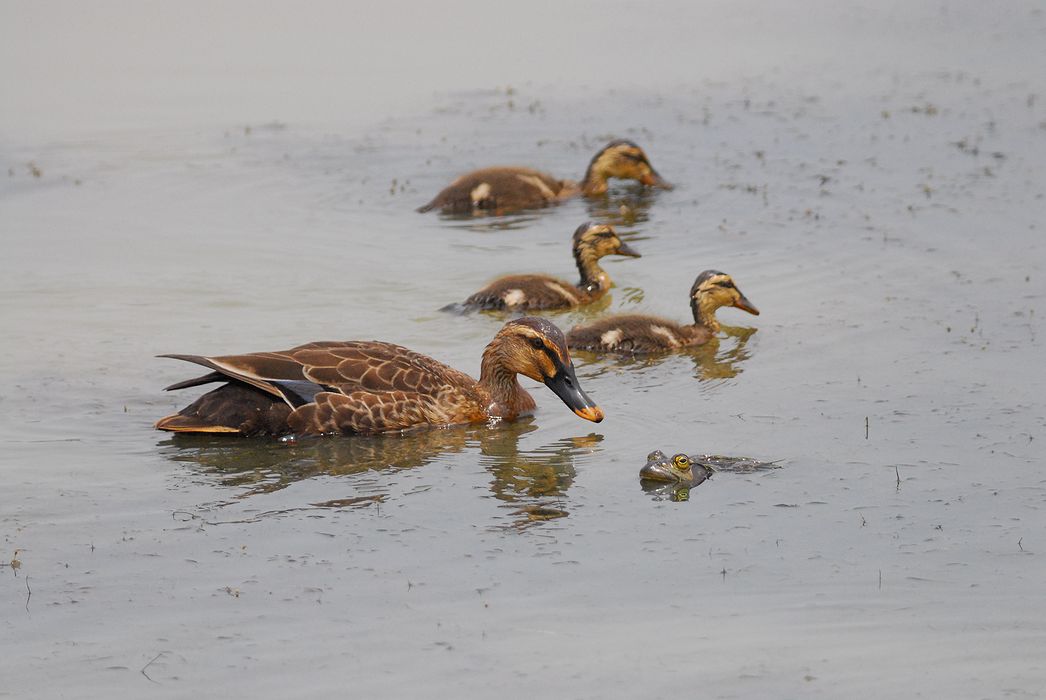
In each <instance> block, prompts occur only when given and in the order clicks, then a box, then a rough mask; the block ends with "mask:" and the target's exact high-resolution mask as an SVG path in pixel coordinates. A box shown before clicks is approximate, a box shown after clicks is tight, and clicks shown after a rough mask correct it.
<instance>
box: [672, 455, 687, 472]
mask: <svg viewBox="0 0 1046 700" xmlns="http://www.w3.org/2000/svg"><path fill="white" fill-rule="evenodd" d="M672 464H674V465H675V466H676V468H677V469H688V468H689V467H690V458H689V457H687V456H686V455H683V454H679V455H676V456H675V457H673V458H672Z"/></svg>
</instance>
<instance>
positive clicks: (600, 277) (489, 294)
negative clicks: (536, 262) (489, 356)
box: [463, 221, 640, 310]
mask: <svg viewBox="0 0 1046 700" xmlns="http://www.w3.org/2000/svg"><path fill="white" fill-rule="evenodd" d="M572 241H573V242H572V245H573V252H574V260H575V261H576V262H577V268H578V273H579V275H580V277H581V279H580V281H579V282H578V283H577V284H571V283H570V282H567V281H565V280H561V279H557V278H555V277H550V276H548V275H507V276H505V277H499V278H498V279H496V280H494V281H493V282H491V283H490V284H488V285H487V286H486V287H484V288H483V289H481V290H479V291H478V292H476V293H475V294H473V295H472V296H470V297H469V298H468V299H466V300H465V302H464V304H463V306H464V307H465V308H466V309H526V310H537V309H563V308H570V307H573V306H580V305H582V304H588V303H591V302H593V301H595V300H596V299H598V298H600V297H601V296H603V295H604V294H606V293H607V291H608V290H609V289H610V286H611V281H610V276H609V275H608V274H607V273H606V271H605V270H604V269H603V268H602V267H600V266H599V259H600V258H602V257H604V256H606V255H624V256H627V257H634V258H638V257H640V256H639V253H637V252H636V251H635V250H634V249H632V248H631V247H630V246H628V245H627V244H626V243H624V242H623V241H622V240H621V239H620V238H618V235H617V232H615V231H614V229H613V227H612V226H609V225H607V224H595V223H592V222H591V221H589V222H586V223H584V224H581V226H579V227H578V228H577V230H576V231H575V232H574V237H573V239H572Z"/></svg>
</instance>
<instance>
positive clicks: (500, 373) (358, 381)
mask: <svg viewBox="0 0 1046 700" xmlns="http://www.w3.org/2000/svg"><path fill="white" fill-rule="evenodd" d="M161 357H171V358H174V359H177V360H185V361H187V362H194V363H196V364H198V365H203V366H204V367H207V368H209V369H211V370H212V371H211V372H210V373H208V374H205V375H203V376H202V377H196V378H194V379H189V380H186V381H183V382H178V383H177V384H172V385H171V386H169V387H167V390H168V391H172V390H175V389H185V388H187V387H193V386H199V385H203V384H210V383H212V382H226V383H225V384H224V385H223V386H221V387H219V388H217V389H214V390H212V391H210V392H208V393H206V394H204V395H203V396H201V397H200V398H199V399H197V400H196V401H194V402H193V403H191V404H190V405H189V406H187V407H185V408H183V409H182V410H181V411H179V412H178V413H176V414H174V415H171V416H167V417H166V418H162V419H160V420H159V421H158V422H157V423H156V427H157V428H158V429H159V430H169V431H172V432H178V433H232V434H237V435H282V434H285V433H297V434H312V435H326V434H362V435H371V434H376V433H388V432H395V431H401V430H408V429H411V428H420V427H426V426H447V425H455V424H462V423H482V422H487V423H490V424H494V423H497V422H499V421H502V420H509V421H510V420H514V419H515V418H517V417H519V416H521V415H525V414H528V413H530V412H532V411H533V410H534V407H535V404H534V399H533V398H532V397H531V396H530V394H529V393H527V392H526V391H525V390H524V389H523V387H521V386H520V385H519V381H518V380H517V375H518V374H522V375H524V376H526V377H530V378H531V379H534V380H535V381H539V382H543V383H544V384H545V385H546V386H548V388H550V389H551V390H552V391H553V392H555V394H556V395H557V396H558V397H559V398H560V399H561V400H562V401H563V403H565V404H566V405H567V407H568V408H570V409H571V410H572V411H573V412H574V413H576V414H577V415H578V416H580V417H582V418H584V419H586V420H590V421H593V422H596V423H598V422H599V421H601V420H603V411H602V410H601V409H600V408H599V406H597V405H596V404H595V403H594V402H593V401H592V400H591V399H590V398H589V397H588V396H587V395H586V394H585V392H584V391H582V390H581V386H580V385H579V384H578V380H577V377H576V376H575V375H574V366H573V364H572V363H571V361H570V354H569V352H568V351H567V344H566V341H565V339H564V338H563V333H562V331H560V330H559V328H557V327H556V326H555V325H554V324H552V323H551V322H549V321H547V320H546V319H543V318H535V317H524V318H520V319H516V320H514V321H510V322H509V323H506V324H505V326H504V327H503V328H502V329H501V330H500V331H499V332H498V334H497V335H495V336H494V339H493V340H492V341H491V342H490V344H489V345H487V347H486V349H485V350H484V351H483V360H482V363H481V366H480V377H479V381H476V380H475V379H473V378H472V377H470V376H468V375H467V374H464V373H462V372H459V371H458V370H456V369H452V368H451V367H448V366H447V365H444V364H442V363H440V362H437V361H436V360H434V359H432V358H431V357H427V356H425V355H421V354H419V353H416V352H414V351H413V350H408V349H407V348H405V347H402V346H399V345H393V344H392V343H384V342H380V341H376V340H370V341H360V340H348V341H327V342H315V343H307V344H305V345H299V346H298V347H296V348H292V349H290V350H283V351H278V352H259V353H250V354H246V355H222V356H216V357H205V356H203V355H161Z"/></svg>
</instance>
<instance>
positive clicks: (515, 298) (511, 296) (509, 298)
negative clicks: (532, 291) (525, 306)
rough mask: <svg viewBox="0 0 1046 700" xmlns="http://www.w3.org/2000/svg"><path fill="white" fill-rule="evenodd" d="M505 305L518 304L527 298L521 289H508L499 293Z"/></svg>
mask: <svg viewBox="0 0 1046 700" xmlns="http://www.w3.org/2000/svg"><path fill="white" fill-rule="evenodd" d="M501 299H502V301H504V302H505V306H520V305H521V304H522V303H523V302H525V301H526V300H527V295H526V293H525V292H524V291H523V290H522V289H510V290H508V291H507V292H505V293H504V294H502V295H501Z"/></svg>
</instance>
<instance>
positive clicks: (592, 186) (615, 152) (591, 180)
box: [582, 139, 672, 195]
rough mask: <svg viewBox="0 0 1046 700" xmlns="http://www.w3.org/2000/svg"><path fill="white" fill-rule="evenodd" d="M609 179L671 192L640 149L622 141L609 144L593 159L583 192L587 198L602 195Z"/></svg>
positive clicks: (586, 173) (586, 174)
mask: <svg viewBox="0 0 1046 700" xmlns="http://www.w3.org/2000/svg"><path fill="white" fill-rule="evenodd" d="M612 177H615V178H620V179H622V180H637V181H638V182H641V183H642V184H644V185H646V186H647V187H660V188H661V189H665V190H670V189H672V185H671V184H669V183H668V182H666V181H665V179H664V178H662V177H661V176H660V175H659V174H658V172H657V171H656V170H654V166H653V165H651V164H650V160H649V159H648V158H647V157H646V153H644V152H643V149H642V148H640V147H639V146H637V145H636V144H634V143H632V142H631V141H626V140H624V139H620V140H618V141H611V142H610V143H608V144H607V145H606V146H604V147H603V150H601V151H600V152H599V153H597V154H596V155H595V156H593V157H592V161H591V162H590V163H589V164H588V170H587V171H586V172H585V180H584V182H583V183H582V189H583V190H584V192H585V194H586V195H597V194H603V193H604V192H606V191H607V179H608V178H612Z"/></svg>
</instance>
